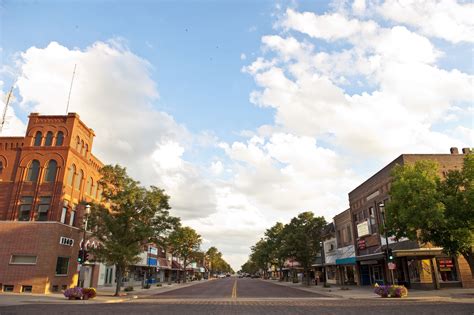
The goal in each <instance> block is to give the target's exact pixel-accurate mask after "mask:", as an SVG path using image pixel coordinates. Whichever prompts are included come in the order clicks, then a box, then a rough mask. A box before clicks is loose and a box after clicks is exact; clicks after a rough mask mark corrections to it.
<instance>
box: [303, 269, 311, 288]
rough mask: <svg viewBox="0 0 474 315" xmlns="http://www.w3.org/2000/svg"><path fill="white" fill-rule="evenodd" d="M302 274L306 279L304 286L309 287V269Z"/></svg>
mask: <svg viewBox="0 0 474 315" xmlns="http://www.w3.org/2000/svg"><path fill="white" fill-rule="evenodd" d="M304 274H305V277H306V279H305V280H306V285H307V286H308V287H309V286H310V284H311V281H310V279H309V269H308V268H305V269H304Z"/></svg>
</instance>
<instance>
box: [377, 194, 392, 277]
mask: <svg viewBox="0 0 474 315" xmlns="http://www.w3.org/2000/svg"><path fill="white" fill-rule="evenodd" d="M379 209H380V214H381V217H382V223H383V227H384V232H385V259H386V268H387V270H388V262H389V261H390V260H389V257H388V232H387V225H386V224H385V204H384V203H383V202H381V203H379ZM388 278H389V277H388V272H387V279H388ZM391 280H392V284H393V282H394V281H393V271H392V279H391Z"/></svg>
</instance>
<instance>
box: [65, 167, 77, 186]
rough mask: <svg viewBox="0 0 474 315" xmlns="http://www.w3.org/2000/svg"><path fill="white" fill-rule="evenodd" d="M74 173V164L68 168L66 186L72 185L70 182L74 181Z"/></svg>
mask: <svg viewBox="0 0 474 315" xmlns="http://www.w3.org/2000/svg"><path fill="white" fill-rule="evenodd" d="M75 173H76V165H74V164H73V165H71V168H70V169H69V174H68V175H67V184H68V186H71V187H72V183H73V181H74V174H75Z"/></svg>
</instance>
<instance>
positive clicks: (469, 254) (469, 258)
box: [461, 250, 474, 278]
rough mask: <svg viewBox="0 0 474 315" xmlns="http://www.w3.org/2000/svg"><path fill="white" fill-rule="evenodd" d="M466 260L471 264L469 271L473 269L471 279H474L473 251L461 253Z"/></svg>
mask: <svg viewBox="0 0 474 315" xmlns="http://www.w3.org/2000/svg"><path fill="white" fill-rule="evenodd" d="M461 254H462V256H463V257H464V259H466V261H467V263H468V264H469V269H471V277H472V278H474V253H473V252H472V250H470V251H466V252H462V253H461Z"/></svg>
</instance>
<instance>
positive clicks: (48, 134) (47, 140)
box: [44, 131, 53, 147]
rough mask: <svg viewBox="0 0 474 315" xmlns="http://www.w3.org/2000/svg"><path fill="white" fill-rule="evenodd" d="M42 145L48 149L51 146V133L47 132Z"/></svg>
mask: <svg viewBox="0 0 474 315" xmlns="http://www.w3.org/2000/svg"><path fill="white" fill-rule="evenodd" d="M44 145H45V146H47V147H50V146H52V145H53V133H52V132H51V131H48V133H46V139H45V140H44Z"/></svg>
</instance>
